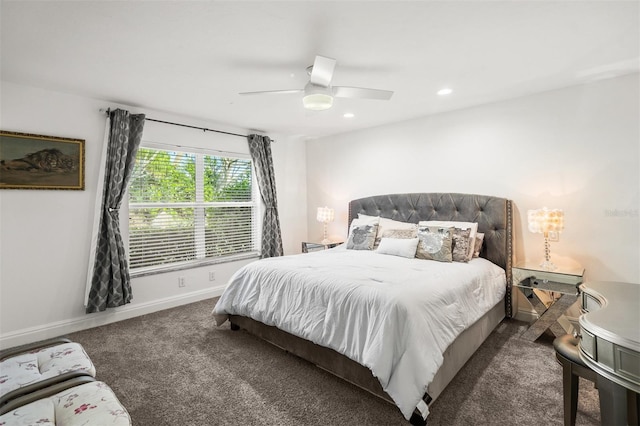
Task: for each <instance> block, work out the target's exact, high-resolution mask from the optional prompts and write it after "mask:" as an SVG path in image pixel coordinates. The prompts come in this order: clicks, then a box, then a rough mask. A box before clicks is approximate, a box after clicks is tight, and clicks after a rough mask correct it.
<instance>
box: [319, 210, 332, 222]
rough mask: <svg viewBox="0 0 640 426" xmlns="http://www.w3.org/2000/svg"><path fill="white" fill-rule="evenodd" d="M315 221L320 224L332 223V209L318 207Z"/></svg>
mask: <svg viewBox="0 0 640 426" xmlns="http://www.w3.org/2000/svg"><path fill="white" fill-rule="evenodd" d="M316 219H317V220H318V222H322V223H329V222H333V219H334V213H333V209H330V208H329V207H318V214H317V216H316Z"/></svg>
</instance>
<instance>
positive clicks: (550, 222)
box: [527, 207, 564, 234]
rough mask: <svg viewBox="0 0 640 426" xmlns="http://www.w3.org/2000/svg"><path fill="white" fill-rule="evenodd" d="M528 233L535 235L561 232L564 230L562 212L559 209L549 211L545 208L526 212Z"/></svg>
mask: <svg viewBox="0 0 640 426" xmlns="http://www.w3.org/2000/svg"><path fill="white" fill-rule="evenodd" d="M527 222H528V223H529V231H530V232H533V233H537V234H548V233H549V232H562V230H563V229H564V212H563V211H562V210H559V209H553V210H549V209H547V208H546V207H543V208H541V209H537V210H529V211H528V212H527Z"/></svg>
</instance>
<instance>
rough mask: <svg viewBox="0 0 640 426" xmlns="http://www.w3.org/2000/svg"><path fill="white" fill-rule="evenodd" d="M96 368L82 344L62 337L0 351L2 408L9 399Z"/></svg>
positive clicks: (0, 396)
mask: <svg viewBox="0 0 640 426" xmlns="http://www.w3.org/2000/svg"><path fill="white" fill-rule="evenodd" d="M95 375H96V369H95V367H94V365H93V362H91V359H90V358H89V356H88V355H87V353H86V352H85V351H84V348H83V347H82V346H81V345H80V344H79V343H73V342H71V341H70V340H69V339H65V338H58V339H53V340H49V341H45V342H39V343H36V344H32V345H28V346H23V347H20V348H16V349H9V350H6V351H3V352H2V353H0V407H2V406H3V405H5V404H6V403H7V402H8V401H11V400H12V399H15V398H17V397H20V396H22V395H25V394H28V393H31V392H33V391H36V390H38V389H42V388H44V387H48V386H51V385H53V384H55V383H59V382H62V381H65V380H68V379H70V378H73V377H78V376H91V377H95Z"/></svg>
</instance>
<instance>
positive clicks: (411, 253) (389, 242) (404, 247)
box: [376, 238, 419, 259]
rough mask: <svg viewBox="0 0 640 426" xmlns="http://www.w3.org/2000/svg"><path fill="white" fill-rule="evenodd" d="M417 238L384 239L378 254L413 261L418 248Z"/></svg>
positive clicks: (381, 241) (377, 251)
mask: <svg viewBox="0 0 640 426" xmlns="http://www.w3.org/2000/svg"><path fill="white" fill-rule="evenodd" d="M418 241H419V240H418V239H417V238H383V239H381V240H380V245H379V246H378V248H377V250H376V253H380V254H390V255H392V256H400V257H406V258H409V259H413V258H414V257H415V256H416V249H417V248H418Z"/></svg>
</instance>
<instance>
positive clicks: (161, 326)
mask: <svg viewBox="0 0 640 426" xmlns="http://www.w3.org/2000/svg"><path fill="white" fill-rule="evenodd" d="M214 304H215V299H210V300H205V301H202V302H197V303H193V304H190V305H185V306H182V307H178V308H173V309H168V310H165V311H161V312H156V313H153V314H149V315H145V316H141V317H138V318H133V319H130V320H126V321H121V322H118V323H114V324H110V325H106V326H102V327H97V328H94V329H90V330H84V331H81V332H77V333H73V334H71V335H69V336H68V337H69V338H71V339H72V340H74V341H77V342H80V343H81V344H82V345H83V346H84V347H85V349H86V350H87V352H88V354H89V356H90V357H91V359H92V360H93V362H94V363H95V365H96V369H97V371H98V373H97V378H98V379H100V380H103V381H105V382H107V383H108V384H109V385H110V386H111V387H112V388H113V390H114V391H115V393H116V394H117V395H118V397H119V398H120V400H121V402H122V403H123V405H125V406H126V407H127V409H128V410H129V413H130V414H131V417H132V419H133V421H134V424H135V425H140V426H143V425H180V426H182V425H261V426H262V425H278V426H288V425H291V426H293V425H295V426H304V425H309V426H311V425H314V426H315V425H407V424H408V422H406V421H405V420H404V418H403V417H402V415H401V414H400V412H399V411H398V410H397V408H396V407H395V406H393V405H391V404H389V403H386V402H384V401H382V400H380V399H378V398H376V397H374V396H372V395H370V394H369V393H367V392H365V391H363V390H361V389H359V388H357V387H355V386H353V385H350V384H348V383H346V382H344V381H342V380H340V379H337V378H335V377H334V376H332V375H331V374H329V373H326V372H325V371H323V370H320V369H319V368H317V367H315V366H313V365H311V364H309V363H307V362H306V361H303V360H301V359H299V358H297V357H295V356H293V355H290V354H288V353H286V352H284V351H282V350H280V349H278V348H276V347H273V346H272V345H270V344H268V343H265V342H263V341H261V340H259V339H257V338H255V337H253V336H251V335H249V334H248V333H246V332H245V331H239V332H234V331H231V330H230V329H229V324H228V323H227V324H225V325H224V326H222V327H216V326H215V325H214V322H213V319H212V317H211V314H210V313H211V309H212V308H213V306H214ZM523 326H524V325H523V323H520V322H516V321H507V320H505V321H504V322H503V323H502V324H501V325H500V326H499V327H498V328H497V329H496V330H495V331H494V332H493V333H492V335H491V336H490V337H489V339H488V340H487V341H486V342H485V343H484V344H483V346H482V347H481V348H480V349H479V350H478V352H477V353H476V354H475V355H474V356H473V358H472V359H471V360H470V361H469V362H468V363H467V364H466V365H465V367H464V368H463V369H462V371H460V373H459V374H458V375H457V376H456V377H455V379H454V380H453V382H452V383H451V384H450V385H449V386H448V387H447V389H445V391H444V392H443V393H442V395H441V396H440V397H439V398H438V399H437V400H436V401H435V402H434V403H433V404H432V406H431V414H430V415H429V419H428V421H429V425H430V426H437V425H505V426H506V425H510V426H511V425H562V383H561V376H562V374H561V368H560V365H559V364H557V362H556V361H555V357H554V351H553V348H552V347H551V346H550V344H549V342H548V341H542V342H537V343H530V342H526V341H523V340H520V339H518V337H517V336H518V334H519V333H520V332H521V331H522V330H523ZM577 424H578V425H598V424H599V409H598V394H597V390H595V389H594V387H593V385H592V384H591V383H590V382H588V381H581V388H580V400H579V403H578V419H577Z"/></svg>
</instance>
